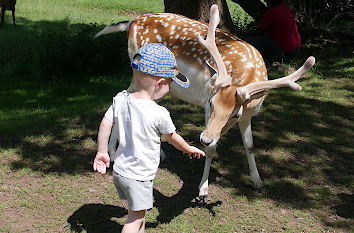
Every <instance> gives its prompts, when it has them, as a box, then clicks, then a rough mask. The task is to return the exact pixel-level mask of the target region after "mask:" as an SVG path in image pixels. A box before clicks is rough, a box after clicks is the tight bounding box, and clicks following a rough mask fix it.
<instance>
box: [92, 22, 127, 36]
mask: <svg viewBox="0 0 354 233" xmlns="http://www.w3.org/2000/svg"><path fill="white" fill-rule="evenodd" d="M130 22H131V21H122V22H119V23H116V24H112V25H109V26H107V27H105V28H103V29H102V30H101V31H99V32H98V33H97V34H96V35H95V36H94V37H93V38H94V39H96V38H97V37H99V36H102V35H106V34H110V33H113V32H124V31H127V30H128V29H129V26H130Z"/></svg>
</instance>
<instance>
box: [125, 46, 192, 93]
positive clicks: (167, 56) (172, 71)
mask: <svg viewBox="0 0 354 233" xmlns="http://www.w3.org/2000/svg"><path fill="white" fill-rule="evenodd" d="M131 65H132V67H133V68H134V69H136V70H138V71H141V72H143V73H145V74H150V75H153V76H158V77H164V78H172V80H173V81H174V82H175V83H176V84H178V85H179V86H181V87H183V88H187V87H189V84H190V82H189V80H188V78H187V77H186V76H184V75H183V74H181V73H180V72H179V71H178V67H177V62H176V59H175V56H174V55H173V53H172V52H171V50H169V49H168V48H167V47H165V46H164V45H162V44H160V43H152V44H147V45H144V46H143V47H141V48H140V49H138V51H137V52H136V54H135V55H134V57H133V59H132V63H131Z"/></svg>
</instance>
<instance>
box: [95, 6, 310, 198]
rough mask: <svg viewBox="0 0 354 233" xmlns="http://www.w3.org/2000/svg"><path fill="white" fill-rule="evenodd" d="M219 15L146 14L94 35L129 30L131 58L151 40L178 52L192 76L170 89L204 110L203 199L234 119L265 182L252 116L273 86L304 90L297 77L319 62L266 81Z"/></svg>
mask: <svg viewBox="0 0 354 233" xmlns="http://www.w3.org/2000/svg"><path fill="white" fill-rule="evenodd" d="M219 21H220V19H219V11H218V7H217V6H216V5H213V6H212V7H211V8H210V21H209V25H208V24H206V23H203V22H199V21H196V20H192V19H189V18H186V17H184V16H181V15H177V14H171V13H160V14H145V15H141V16H138V17H136V18H134V19H133V20H131V21H129V22H128V21H126V22H120V23H118V24H114V25H111V26H107V27H105V28H104V29H103V30H102V31H100V32H99V33H97V34H96V36H95V37H98V36H101V35H103V34H108V33H112V32H118V31H126V30H128V53H129V57H130V58H132V56H133V55H134V54H135V53H136V51H137V50H138V48H140V47H141V46H143V45H145V44H148V43H162V44H164V45H165V46H167V47H169V48H170V49H171V51H172V52H173V54H174V55H175V57H176V60H177V64H178V68H179V71H180V72H181V73H183V74H184V75H185V76H187V77H188V78H189V80H190V86H189V88H186V89H184V88H180V87H178V86H177V85H175V84H171V93H172V94H173V95H174V96H176V97H177V98H179V99H181V100H184V101H186V102H189V103H191V104H195V105H198V106H201V107H203V108H204V110H205V123H206V128H205V130H204V131H203V132H202V133H201V135H200V141H201V143H202V144H203V145H205V151H206V154H207V156H206V160H205V166H204V172H203V176H202V179H201V182H200V185H199V197H198V198H199V200H200V201H202V202H205V201H206V198H207V195H208V177H209V170H210V165H211V161H212V159H213V157H214V156H215V154H216V146H217V142H218V140H219V139H220V137H221V136H222V135H223V134H225V133H226V132H227V131H228V130H229V129H230V128H231V127H232V126H234V125H235V124H236V123H238V125H239V128H240V132H241V135H242V140H243V144H244V147H245V151H246V155H247V159H248V164H249V169H250V179H251V182H252V183H253V186H254V188H256V189H259V188H261V187H262V181H261V179H260V177H259V173H258V170H257V166H256V162H255V158H254V151H253V138H252V131H251V117H252V116H254V115H255V114H257V112H258V111H259V109H260V107H261V105H262V102H263V100H264V98H265V96H266V94H267V93H268V91H270V90H271V89H273V88H279V87H287V86H288V87H291V88H292V89H294V90H301V86H300V85H298V84H297V83H295V82H296V81H297V80H298V79H299V78H300V77H301V76H302V75H304V74H305V73H306V72H307V71H308V70H309V69H310V68H311V67H312V66H313V64H314V63H315V59H314V57H309V58H308V59H307V60H306V62H305V63H304V65H303V66H302V67H301V68H299V69H298V70H297V71H296V72H294V73H293V74H291V75H289V76H286V77H283V78H279V79H275V80H270V81H268V75H267V70H266V67H265V64H264V61H263V58H262V56H261V54H260V53H259V52H258V51H257V50H256V49H255V48H254V47H253V46H251V45H250V44H248V43H246V42H245V41H243V40H241V39H239V38H237V37H236V36H234V35H232V34H230V33H228V32H226V31H223V30H221V29H218V28H217V25H218V23H219ZM205 37H206V39H204V38H205ZM114 131H115V130H113V131H112V136H111V139H110V145H109V148H110V149H109V150H110V154H114V151H115V146H116V144H117V137H116V135H115V133H114Z"/></svg>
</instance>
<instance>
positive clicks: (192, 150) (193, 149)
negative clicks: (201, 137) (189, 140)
mask: <svg viewBox="0 0 354 233" xmlns="http://www.w3.org/2000/svg"><path fill="white" fill-rule="evenodd" d="M188 156H189V158H192V157H194V158H197V159H200V156H204V157H205V152H204V151H202V150H199V149H198V148H196V147H194V146H190V149H189V151H188Z"/></svg>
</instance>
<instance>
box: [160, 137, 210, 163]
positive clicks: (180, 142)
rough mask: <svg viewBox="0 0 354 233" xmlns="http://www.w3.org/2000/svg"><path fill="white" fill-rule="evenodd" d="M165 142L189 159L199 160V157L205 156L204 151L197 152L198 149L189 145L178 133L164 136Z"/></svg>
mask: <svg viewBox="0 0 354 233" xmlns="http://www.w3.org/2000/svg"><path fill="white" fill-rule="evenodd" d="M164 136H165V137H166V139H167V141H168V142H169V143H171V144H172V145H173V146H174V147H176V148H177V149H178V150H180V151H182V152H183V153H187V154H188V155H189V157H192V156H193V157H194V158H198V159H199V158H200V156H205V153H204V151H202V150H199V149H198V148H196V147H194V146H191V145H189V144H188V143H187V142H186V141H185V140H184V139H183V138H182V137H181V136H180V135H179V134H178V133H176V132H173V133H170V134H164Z"/></svg>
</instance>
